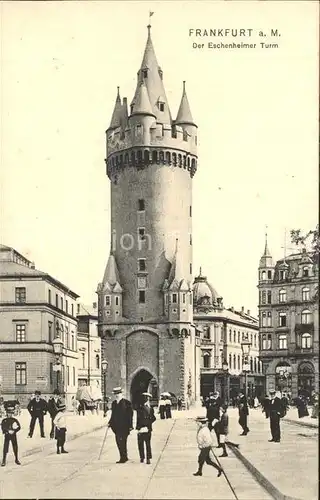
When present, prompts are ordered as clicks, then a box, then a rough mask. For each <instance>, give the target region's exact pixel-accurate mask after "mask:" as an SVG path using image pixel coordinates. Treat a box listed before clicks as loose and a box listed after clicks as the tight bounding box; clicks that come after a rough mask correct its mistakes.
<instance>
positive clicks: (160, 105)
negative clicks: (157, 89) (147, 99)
mask: <svg viewBox="0 0 320 500" xmlns="http://www.w3.org/2000/svg"><path fill="white" fill-rule="evenodd" d="M158 105H159V110H160V111H164V102H159V103H158Z"/></svg>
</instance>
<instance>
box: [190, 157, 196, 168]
mask: <svg viewBox="0 0 320 500" xmlns="http://www.w3.org/2000/svg"><path fill="white" fill-rule="evenodd" d="M195 166H196V161H195V159H194V158H192V160H191V169H192V170H194V169H195Z"/></svg>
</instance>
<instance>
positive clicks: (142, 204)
mask: <svg viewBox="0 0 320 500" xmlns="http://www.w3.org/2000/svg"><path fill="white" fill-rule="evenodd" d="M145 209H146V205H145V201H144V200H142V199H141V200H138V210H139V212H144V210H145Z"/></svg>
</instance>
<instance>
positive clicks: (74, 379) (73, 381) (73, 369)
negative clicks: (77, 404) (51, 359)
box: [72, 366, 76, 386]
mask: <svg viewBox="0 0 320 500" xmlns="http://www.w3.org/2000/svg"><path fill="white" fill-rule="evenodd" d="M72 385H73V386H75V385H76V369H75V367H74V366H73V367H72Z"/></svg>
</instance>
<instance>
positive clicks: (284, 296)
mask: <svg viewBox="0 0 320 500" xmlns="http://www.w3.org/2000/svg"><path fill="white" fill-rule="evenodd" d="M286 300H287V292H286V290H283V289H282V290H280V292H279V302H286Z"/></svg>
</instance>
